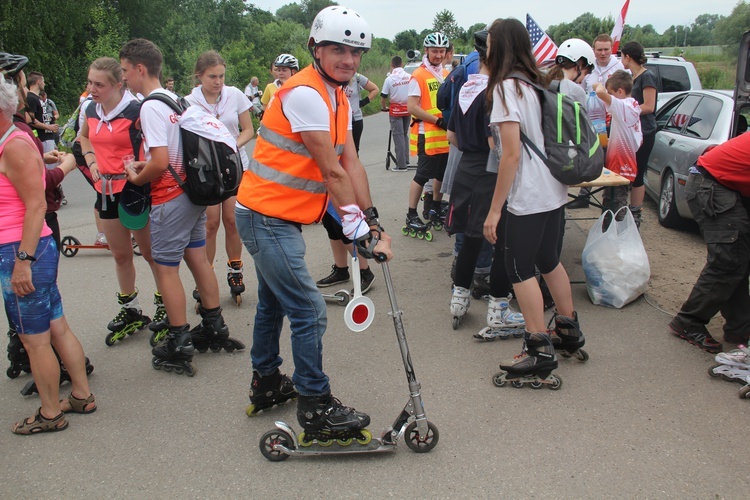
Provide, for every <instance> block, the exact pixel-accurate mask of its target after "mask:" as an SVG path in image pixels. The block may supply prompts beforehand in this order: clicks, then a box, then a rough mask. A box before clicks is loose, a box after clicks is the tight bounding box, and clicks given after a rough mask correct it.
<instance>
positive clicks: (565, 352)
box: [558, 351, 572, 358]
mask: <svg viewBox="0 0 750 500" xmlns="http://www.w3.org/2000/svg"><path fill="white" fill-rule="evenodd" d="M558 354H559V355H560V356H562V357H563V358H569V357H571V356H572V354H570V353H569V352H568V351H558Z"/></svg>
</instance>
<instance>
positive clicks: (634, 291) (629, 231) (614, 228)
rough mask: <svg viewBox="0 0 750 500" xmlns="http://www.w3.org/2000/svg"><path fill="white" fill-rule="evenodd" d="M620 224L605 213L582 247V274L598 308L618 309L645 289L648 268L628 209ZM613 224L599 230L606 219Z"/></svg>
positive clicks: (649, 273) (624, 208)
mask: <svg viewBox="0 0 750 500" xmlns="http://www.w3.org/2000/svg"><path fill="white" fill-rule="evenodd" d="M623 210H624V211H625V217H624V218H623V220H622V221H617V220H616V219H617V217H616V214H613V213H612V211H611V210H607V211H606V212H604V213H603V214H602V216H601V217H599V220H598V221H597V222H596V223H595V224H594V226H593V227H592V228H591V229H590V230H589V236H588V238H587V239H586V245H585V246H584V247H583V255H582V256H581V260H582V261H583V272H584V274H585V275H586V288H587V289H588V292H589V297H591V301H592V302H593V303H594V304H597V305H603V306H610V307H616V308H618V309H619V308H621V307H623V306H625V305H626V304H629V303H630V302H632V301H634V300H635V299H637V298H638V297H639V296H640V295H641V294H643V293H645V292H646V289H647V288H648V280H649V277H650V276H651V268H650V267H649V264H648V255H647V254H646V249H645V248H644V247H643V241H642V240H641V235H640V233H639V232H638V228H637V227H636V225H635V221H634V220H633V215H632V214H631V213H630V210H629V209H628V207H622V208H621V209H620V210H618V211H617V213H618V214H619V213H620V212H621V211H623ZM607 215H609V217H610V219H609V220H611V221H612V222H611V223H610V225H609V227H608V228H607V230H606V231H602V228H603V226H604V220H605V217H606V216H607Z"/></svg>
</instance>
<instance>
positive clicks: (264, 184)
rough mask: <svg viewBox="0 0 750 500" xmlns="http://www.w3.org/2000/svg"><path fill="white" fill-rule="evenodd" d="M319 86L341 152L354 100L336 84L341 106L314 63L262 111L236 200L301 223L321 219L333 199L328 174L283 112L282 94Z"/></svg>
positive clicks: (337, 148)
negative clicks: (351, 101)
mask: <svg viewBox="0 0 750 500" xmlns="http://www.w3.org/2000/svg"><path fill="white" fill-rule="evenodd" d="M300 86H305V87H311V88H313V89H315V90H316V91H317V92H318V94H320V96H321V97H322V98H323V100H324V101H325V103H326V105H327V106H328V114H329V123H330V124H331V127H330V130H331V147H333V148H335V149H336V155H337V156H338V157H339V158H341V155H342V153H343V152H344V143H345V142H346V136H347V128H348V124H349V114H350V112H351V111H350V108H349V102H348V100H347V99H346V97H345V96H344V92H343V90H342V89H341V87H337V88H336V102H337V105H336V111H334V109H333V106H332V104H331V101H330V98H329V94H328V90H327V89H326V83H325V82H324V81H323V78H322V77H321V76H320V75H319V74H318V72H317V71H315V69H314V68H313V66H308V67H307V68H305V69H303V70H302V71H300V72H299V73H297V74H296V75H294V76H292V77H291V78H290V79H289V80H287V81H286V82H285V83H284V85H283V86H282V87H281V88H279V90H277V91H276V94H275V95H274V96H273V99H271V102H270V104H269V106H268V109H267V110H266V112H265V114H264V115H263V123H262V124H261V127H260V129H259V130H258V138H257V139H256V141H255V150H254V152H253V158H252V160H250V165H249V166H248V169H247V170H246V171H245V173H244V174H243V175H242V182H241V183H240V188H239V191H238V193H237V201H238V202H240V204H242V205H244V206H246V207H247V208H249V209H251V210H254V211H256V212H259V213H262V214H263V215H267V216H269V217H275V218H277V219H283V220H286V221H290V222H298V223H300V224H312V223H313V222H320V221H321V220H322V219H323V214H325V211H326V207H327V205H328V191H327V190H326V186H325V183H324V182H323V174H322V173H321V171H320V168H319V167H318V165H317V163H315V159H314V158H313V157H312V155H311V154H310V152H309V151H308V150H307V147H305V144H304V142H302V136H301V135H300V134H299V133H295V132H292V126H291V124H290V123H289V120H288V119H287V118H286V116H285V115H284V111H283V109H282V104H281V97H282V96H283V95H284V94H285V93H287V92H289V91H290V90H292V89H293V88H295V87H300Z"/></svg>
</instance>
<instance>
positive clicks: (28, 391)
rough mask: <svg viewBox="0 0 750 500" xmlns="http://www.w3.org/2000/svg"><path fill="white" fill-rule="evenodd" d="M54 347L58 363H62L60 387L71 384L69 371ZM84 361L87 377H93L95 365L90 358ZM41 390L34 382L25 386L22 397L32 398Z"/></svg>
mask: <svg viewBox="0 0 750 500" xmlns="http://www.w3.org/2000/svg"><path fill="white" fill-rule="evenodd" d="M54 349H55V348H54V347H53V348H52V350H53V351H54V352H55V356H57V362H58V363H60V385H63V384H64V383H65V382H70V374H69V373H68V370H66V369H65V365H64V364H63V362H62V361H61V360H60V356H58V355H57V351H55V350H54ZM84 361H85V363H86V375H91V372H93V371H94V365H92V364H91V361H89V358H84ZM38 392H39V389H37V387H36V382H34V381H33V380H31V381H29V382H27V383H26V385H25V386H23V388H22V389H21V395H22V396H31V395H32V394H35V393H38Z"/></svg>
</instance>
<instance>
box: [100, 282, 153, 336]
mask: <svg viewBox="0 0 750 500" xmlns="http://www.w3.org/2000/svg"><path fill="white" fill-rule="evenodd" d="M117 304H118V305H119V306H120V312H119V313H117V316H115V319H113V320H112V321H110V322H109V324H108V325H107V329H108V330H109V332H110V333H108V334H107V336H106V337H105V338H104V343H105V344H107V345H108V346H110V347H111V346H113V345H115V342H117V341H118V340H123V339H124V338H125V337H127V336H128V335H132V334H134V333H135V332H137V331H138V330H141V329H143V328H144V327H146V326H147V325H148V324H149V323H151V318H149V317H148V316H144V315H143V312H142V310H141V306H140V304H139V303H138V291H137V290H136V291H135V292H133V293H131V294H130V295H123V294H121V293H119V292H118V293H117Z"/></svg>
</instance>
